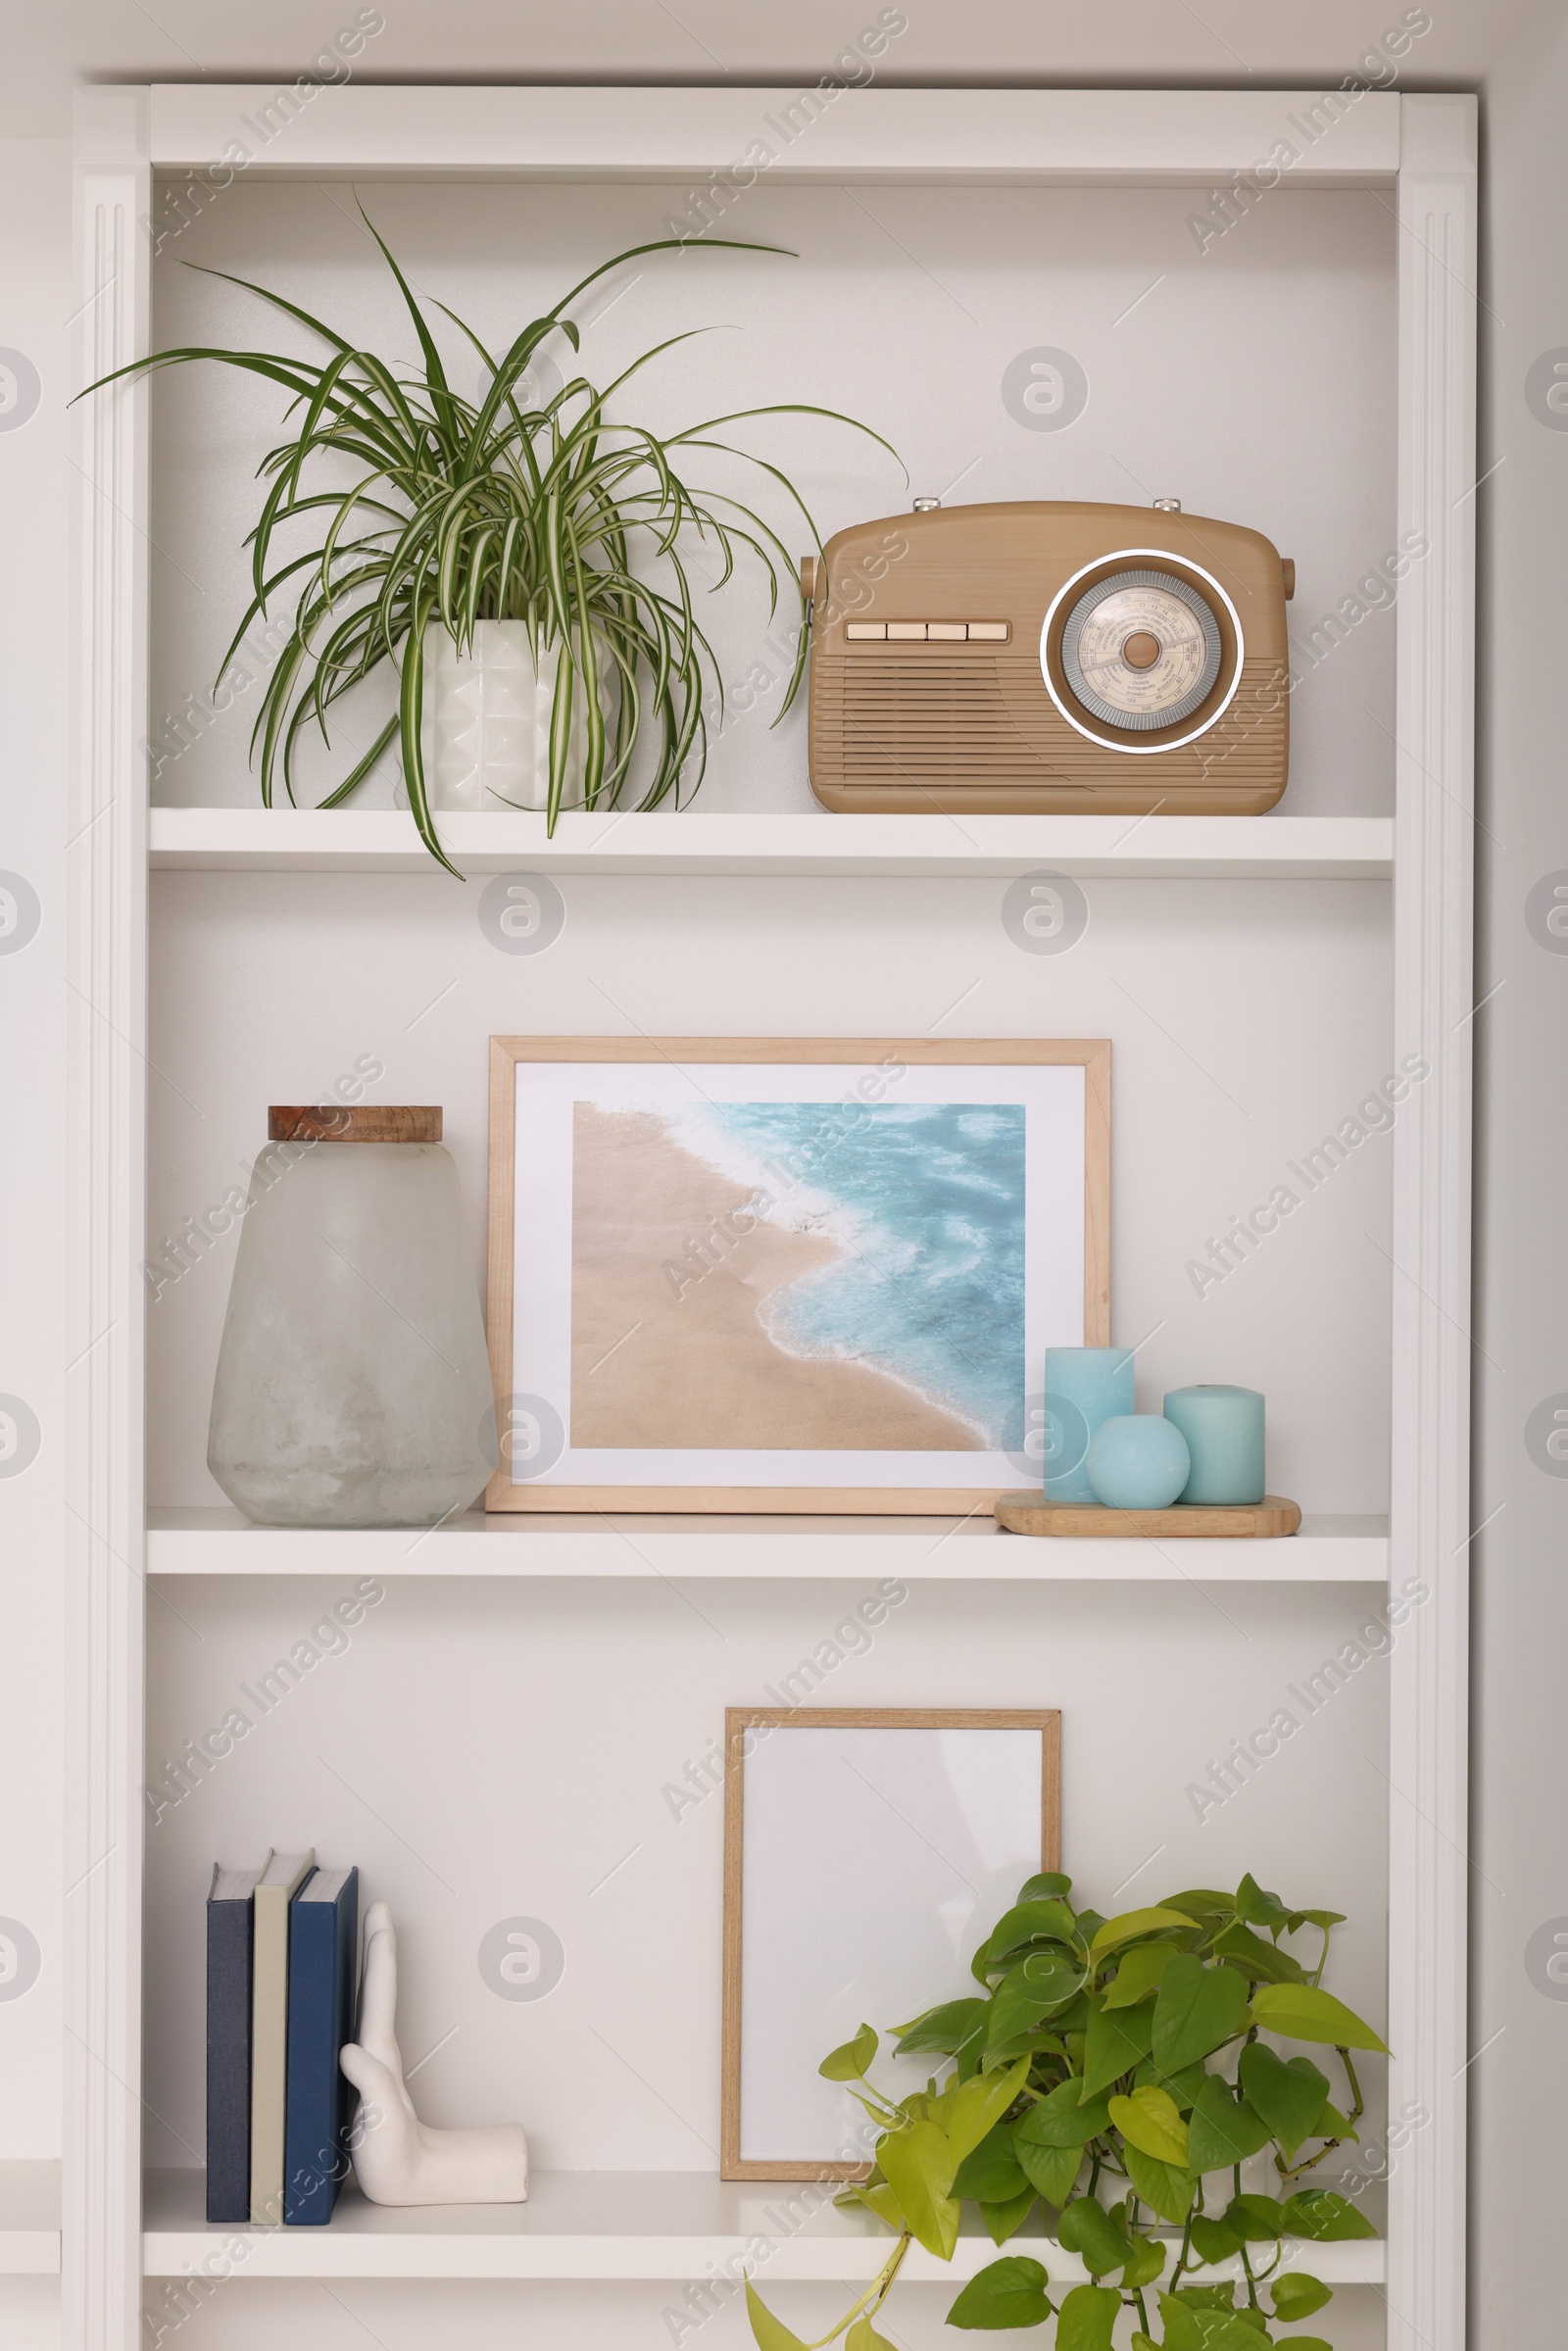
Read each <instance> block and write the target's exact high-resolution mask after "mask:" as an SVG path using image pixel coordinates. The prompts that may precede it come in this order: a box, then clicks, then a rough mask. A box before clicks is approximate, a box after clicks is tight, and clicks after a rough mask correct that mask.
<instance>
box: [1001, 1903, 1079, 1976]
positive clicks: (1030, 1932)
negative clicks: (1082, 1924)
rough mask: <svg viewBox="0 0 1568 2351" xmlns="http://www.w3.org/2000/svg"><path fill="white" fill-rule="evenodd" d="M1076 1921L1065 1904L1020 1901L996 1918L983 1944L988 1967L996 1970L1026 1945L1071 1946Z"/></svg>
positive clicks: (1075, 1931) (1075, 1930) (1075, 1929)
mask: <svg viewBox="0 0 1568 2351" xmlns="http://www.w3.org/2000/svg"><path fill="white" fill-rule="evenodd" d="M1077 1925H1078V1922H1077V1920H1076V1919H1075V1918H1074V1917H1073V1915H1072V1912H1071V1911H1070V1910H1069V1909H1068V1908H1067V1905H1066V1903H1065V1902H1054V1901H1042V1902H1019V1903H1017V1904H1016V1905H1015V1906H1014V1907H1013V1908H1012V1909H1011V1910H1009V1911H1007V1912H1006V1913H1005V1916H1004V1917H1002V1918H1000V1919H998V1921H997V1923H996V1925H995V1926H994V1927H993V1928H992V1930H991V1939H990V1941H989V1943H988V1944H987V1945H986V1950H987V1954H988V1956H989V1959H990V1962H991V1965H992V1966H993V1967H996V1966H998V1965H999V1964H1000V1962H1001V1961H1002V1960H1004V1959H1005V1958H1006V1956H1007V1953H1008V1952H1009V1951H1016V1950H1017V1949H1018V1948H1019V1947H1020V1945H1022V1944H1024V1943H1028V1942H1038V1941H1045V1942H1059V1943H1067V1944H1070V1943H1071V1942H1072V1940H1073V1937H1074V1935H1076V1933H1077Z"/></svg>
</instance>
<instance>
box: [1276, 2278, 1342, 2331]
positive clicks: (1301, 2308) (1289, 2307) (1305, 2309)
mask: <svg viewBox="0 0 1568 2351" xmlns="http://www.w3.org/2000/svg"><path fill="white" fill-rule="evenodd" d="M1333 2299H1334V2289H1333V2287H1332V2286H1328V2285H1325V2284H1324V2283H1323V2280H1322V2278H1312V2277H1309V2276H1308V2275H1307V2273H1306V2271H1305V2270H1287V2271H1286V2273H1285V2275H1284V2277H1283V2278H1275V2280H1274V2316H1275V2317H1276V2318H1277V2319H1283V2320H1284V2321H1285V2322H1286V2324H1287V2325H1288V2326H1289V2325H1291V2324H1292V2323H1293V2322H1294V2321H1295V2320H1297V2319H1309V2318H1310V2317H1311V2316H1312V2313H1313V2311H1314V2310H1321V2309H1322V2307H1323V2305H1324V2303H1325V2302H1332V2301H1333Z"/></svg>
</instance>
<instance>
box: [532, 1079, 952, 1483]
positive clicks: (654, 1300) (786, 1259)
mask: <svg viewBox="0 0 1568 2351" xmlns="http://www.w3.org/2000/svg"><path fill="white" fill-rule="evenodd" d="M751 1198H752V1194H751V1193H750V1191H749V1190H748V1189H747V1188H746V1187H745V1186H744V1185H742V1184H737V1183H734V1182H732V1181H730V1180H729V1179H728V1178H727V1177H725V1176H722V1175H720V1174H719V1173H718V1172H717V1170H716V1169H714V1168H712V1167H710V1166H709V1165H708V1164H707V1163H706V1161H704V1160H702V1159H699V1158H697V1157H695V1156H694V1155H693V1154H692V1153H691V1152H690V1151H683V1150H682V1149H681V1148H680V1146H679V1145H678V1144H676V1143H674V1142H672V1141H671V1140H670V1136H669V1133H668V1130H667V1127H666V1124H665V1121H664V1120H663V1119H662V1118H661V1117H660V1116H658V1115H657V1114H656V1113H654V1112H651V1111H646V1110H601V1109H598V1108H596V1107H595V1106H594V1105H593V1104H592V1103H589V1102H577V1103H575V1104H574V1105H573V1123H572V1262H571V1442H572V1444H573V1445H625V1446H635V1445H651V1446H652V1445H669V1446H677V1445H678V1446H694V1447H696V1446H770V1447H778V1448H784V1449H808V1448H818V1447H821V1448H832V1449H834V1450H843V1451H857V1450H865V1451H870V1450H907V1451H928V1450H941V1451H963V1452H973V1451H978V1450H980V1449H981V1447H982V1440H981V1439H980V1437H979V1436H978V1435H977V1434H976V1432H975V1430H974V1429H972V1428H971V1427H970V1426H969V1425H968V1424H967V1423H966V1422H965V1421H962V1420H960V1419H959V1418H958V1417H957V1416H956V1414H953V1413H950V1412H946V1411H944V1410H943V1409H942V1408H941V1406H940V1405H938V1404H934V1403H931V1402H928V1401H927V1400H926V1399H925V1398H924V1397H923V1396H919V1395H917V1394H916V1393H915V1392H914V1390H912V1389H910V1388H907V1387H906V1386H905V1385H904V1384H903V1383H902V1382H901V1381H899V1380H896V1379H893V1378H891V1377H889V1376H888V1375H887V1374H885V1373H883V1372H881V1371H877V1370H874V1369H872V1368H871V1367H870V1366H869V1365H866V1364H861V1363H853V1362H845V1361H839V1360H809V1359H803V1358H802V1357H800V1356H798V1355H792V1354H789V1353H786V1351H785V1350H784V1349H783V1348H782V1347H777V1346H775V1344H774V1343H773V1341H772V1340H771V1339H770V1338H769V1337H768V1335H767V1332H766V1331H765V1330H764V1329H763V1327H762V1323H761V1320H760V1308H761V1307H762V1305H763V1302H764V1300H765V1299H766V1298H767V1297H768V1296H769V1294H770V1293H771V1292H773V1291H775V1290H778V1289H780V1288H781V1287H782V1286H783V1285H784V1284H785V1283H786V1282H793V1281H795V1280H797V1279H799V1277H800V1276H801V1275H802V1274H807V1273H811V1272H813V1271H815V1270H816V1269H818V1268H819V1267H821V1266H824V1265H828V1264H831V1263H832V1261H833V1259H834V1258H835V1256H836V1255H837V1254H838V1251H837V1249H836V1247H835V1245H834V1243H833V1242H832V1241H830V1240H828V1239H826V1238H825V1237H823V1236H821V1235H817V1234H811V1233H792V1232H789V1231H786V1230H785V1229H784V1228H783V1227H782V1226H780V1225H776V1224H768V1223H766V1222H764V1221H762V1220H760V1219H759V1220H756V1221H755V1222H754V1221H752V1219H751V1217H750V1215H749V1213H748V1212H747V1211H748V1203H749V1201H750V1200H751ZM737 1211H740V1212H741V1213H739V1214H737V1213H736V1212H737ZM727 1219H728V1220H732V1221H731V1222H728V1223H727V1222H726V1221H725V1220H727ZM715 1224H716V1226H717V1231H718V1239H717V1241H713V1240H711V1239H710V1238H709V1236H711V1234H712V1233H713V1230H714V1227H715ZM748 1225H750V1230H746V1229H745V1228H746V1227H747V1226H748ZM693 1242H699V1243H701V1244H702V1245H703V1246H704V1248H705V1249H706V1251H707V1254H708V1255H709V1257H710V1258H711V1260H712V1270H711V1272H708V1273H706V1274H703V1275H702V1278H701V1279H700V1280H692V1281H689V1282H687V1283H686V1284H685V1286H684V1288H683V1290H682V1292H681V1295H680V1296H678V1297H677V1295H676V1289H675V1284H674V1283H673V1282H672V1280H671V1278H670V1276H669V1274H668V1273H667V1272H666V1270H665V1268H666V1265H671V1264H672V1265H674V1266H676V1267H678V1268H680V1269H681V1270H682V1271H683V1272H685V1273H692V1274H695V1273H697V1272H698V1271H699V1270H700V1268H699V1265H698V1263H697V1261H696V1260H695V1259H694V1258H689V1257H688V1254H687V1252H688V1249H689V1248H690V1245H691V1244H692V1243H693Z"/></svg>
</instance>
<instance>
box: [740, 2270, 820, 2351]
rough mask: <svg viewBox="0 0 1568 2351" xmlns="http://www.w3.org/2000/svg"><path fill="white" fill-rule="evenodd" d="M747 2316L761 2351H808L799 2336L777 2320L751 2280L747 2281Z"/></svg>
mask: <svg viewBox="0 0 1568 2351" xmlns="http://www.w3.org/2000/svg"><path fill="white" fill-rule="evenodd" d="M746 2315H747V2317H748V2318H749V2319H750V2320H751V2322H752V2333H753V2334H754V2336H755V2337H756V2339H757V2341H758V2342H759V2344H760V2346H761V2351H806V2345H805V2343H803V2342H802V2340H801V2338H800V2336H799V2335H798V2334H791V2332H790V2330H789V2328H788V2327H786V2326H784V2325H783V2324H782V2323H781V2322H780V2321H779V2320H777V2319H775V2318H774V2316H773V2313H772V2312H771V2311H770V2310H769V2309H768V2307H767V2304H766V2303H765V2302H764V2301H763V2300H762V2297H761V2295H760V2293H759V2292H758V2290H757V2288H756V2286H755V2285H753V2283H752V2281H751V2279H750V2278H747V2280H746Z"/></svg>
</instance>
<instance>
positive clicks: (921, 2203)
mask: <svg viewBox="0 0 1568 2351" xmlns="http://www.w3.org/2000/svg"><path fill="white" fill-rule="evenodd" d="M876 2159H877V2162H878V2163H879V2164H880V2165H881V2167H882V2169H883V2171H884V2173H885V2174H886V2175H887V2181H888V2185H889V2186H890V2187H891V2188H892V2190H893V2193H894V2194H895V2195H896V2196H897V2197H898V2199H899V2202H900V2204H901V2205H902V2206H903V2208H904V2217H905V2219H906V2220H907V2223H908V2226H909V2233H910V2235H911V2236H912V2237H913V2238H914V2239H915V2242H916V2243H917V2244H921V2245H924V2247H925V2249H926V2251H927V2252H928V2253H934V2254H935V2255H936V2256H937V2258H938V2260H939V2261H951V2260H952V2259H953V2248H954V2246H955V2245H956V2243H957V2241H958V2207H957V2205H956V2202H955V2201H954V2199H953V2196H952V2195H951V2193H950V2192H949V2191H950V2190H951V2188H952V2185H953V2170H954V2165H953V2151H952V2149H951V2148H950V2147H949V2145H948V2134H947V2132H946V2131H941V2130H939V2129H938V2127H937V2125H936V2124H935V2123H910V2124H907V2126H906V2127H905V2129H903V2130H902V2131H889V2132H888V2133H887V2135H886V2137H885V2138H883V2139H882V2140H881V2141H880V2143H879V2144H878V2147H877V2151H876Z"/></svg>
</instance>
